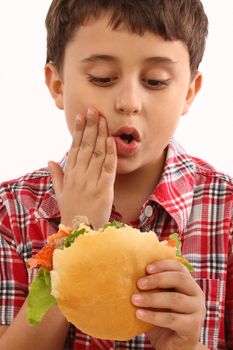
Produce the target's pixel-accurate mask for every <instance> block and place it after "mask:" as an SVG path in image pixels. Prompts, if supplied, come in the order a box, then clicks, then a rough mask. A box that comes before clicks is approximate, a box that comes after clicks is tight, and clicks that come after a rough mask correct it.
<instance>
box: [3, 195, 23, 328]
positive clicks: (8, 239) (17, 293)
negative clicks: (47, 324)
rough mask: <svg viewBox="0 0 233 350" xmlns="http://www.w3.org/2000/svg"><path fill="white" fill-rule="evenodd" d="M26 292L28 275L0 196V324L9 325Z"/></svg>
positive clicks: (10, 221)
mask: <svg viewBox="0 0 233 350" xmlns="http://www.w3.org/2000/svg"><path fill="white" fill-rule="evenodd" d="M27 293H28V275H27V268H26V266H25V262H24V259H23V257H22V256H21V253H20V247H19V245H17V244H16V240H14V228H13V225H12V220H10V217H9V215H8V211H7V209H6V207H5V206H4V204H3V202H2V201H1V198H0V324H1V325H9V324H10V323H11V322H12V320H13V319H14V317H15V316H16V314H17V313H18V311H19V310H20V308H21V306H22V305H23V303H24V301H25V298H26V296H27Z"/></svg>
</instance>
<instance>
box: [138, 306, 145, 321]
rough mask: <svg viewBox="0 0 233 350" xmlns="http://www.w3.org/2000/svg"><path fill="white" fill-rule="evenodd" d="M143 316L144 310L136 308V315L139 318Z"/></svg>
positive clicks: (141, 318)
mask: <svg viewBox="0 0 233 350" xmlns="http://www.w3.org/2000/svg"><path fill="white" fill-rule="evenodd" d="M144 316H145V311H144V310H142V309H138V310H137V311H136V317H137V318H139V319H140V320H143V319H144Z"/></svg>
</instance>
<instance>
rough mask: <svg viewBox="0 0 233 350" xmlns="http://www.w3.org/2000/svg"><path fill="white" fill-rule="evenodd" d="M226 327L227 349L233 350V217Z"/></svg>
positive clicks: (232, 223)
mask: <svg viewBox="0 0 233 350" xmlns="http://www.w3.org/2000/svg"><path fill="white" fill-rule="evenodd" d="M225 327H226V331H225V334H226V343H227V349H228V350H233V216H232V222H231V232H230V240H229V258H228V269H227V287H226V309H225Z"/></svg>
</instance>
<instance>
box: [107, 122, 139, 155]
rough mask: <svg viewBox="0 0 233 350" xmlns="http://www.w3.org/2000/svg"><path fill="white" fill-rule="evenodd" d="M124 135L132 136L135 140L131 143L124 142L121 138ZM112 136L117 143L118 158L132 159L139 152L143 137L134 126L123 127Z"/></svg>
mask: <svg viewBox="0 0 233 350" xmlns="http://www.w3.org/2000/svg"><path fill="white" fill-rule="evenodd" d="M122 134H126V135H132V137H133V140H132V141H131V142H130V143H126V142H124V141H123V140H122V139H121V138H120V135H122ZM112 136H113V137H114V139H115V142H116V147H117V155H118V156H121V157H130V156H132V155H133V154H135V153H136V152H137V151H138V149H139V146H140V143H141V135H140V133H139V132H138V130H137V129H136V128H134V127H132V126H123V127H120V128H119V129H117V130H116V131H115V132H114V133H113V134H112Z"/></svg>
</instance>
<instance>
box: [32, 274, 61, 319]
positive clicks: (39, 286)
mask: <svg viewBox="0 0 233 350" xmlns="http://www.w3.org/2000/svg"><path fill="white" fill-rule="evenodd" d="M56 304H57V302H56V299H55V298H54V297H53V296H52V295H51V279H50V272H49V271H48V270H46V269H44V268H40V269H39V271H38V273H37V275H36V277H35V279H34V280H33V282H32V284H31V286H30V287H29V294H28V297H27V310H26V315H27V320H28V323H29V324H30V325H31V326H35V325H36V324H38V323H39V322H40V321H41V320H42V318H43V317H44V316H45V314H46V313H47V311H48V310H49V308H50V307H52V306H53V305H56Z"/></svg>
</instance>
